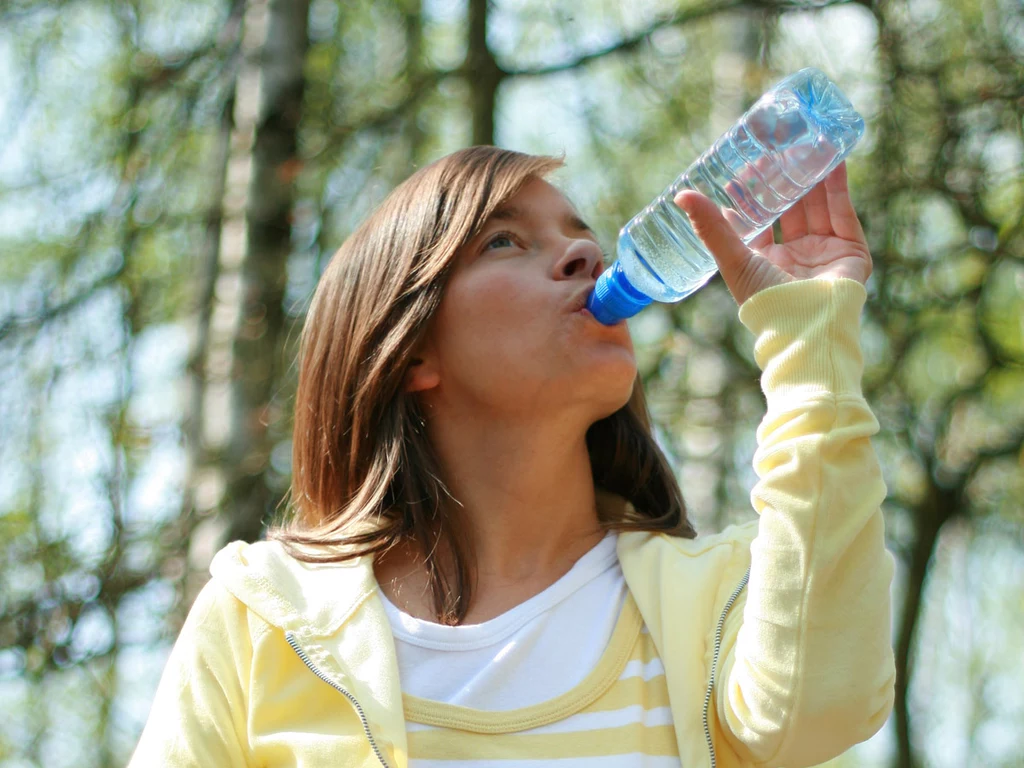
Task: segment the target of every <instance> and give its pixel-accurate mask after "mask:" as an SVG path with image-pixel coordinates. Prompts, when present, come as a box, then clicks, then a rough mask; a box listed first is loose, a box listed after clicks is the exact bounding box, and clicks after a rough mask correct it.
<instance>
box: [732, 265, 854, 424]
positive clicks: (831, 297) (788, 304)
mask: <svg viewBox="0 0 1024 768" xmlns="http://www.w3.org/2000/svg"><path fill="white" fill-rule="evenodd" d="M866 299H867V290H866V289H865V287H864V286H863V285H862V284H861V283H860V282H858V281H857V280H852V279H850V278H847V277H839V278H834V279H826V278H814V279H810V280H796V281H794V282H791V283H783V284H782V285H776V286H772V287H771V288H766V289H764V290H762V291H759V292H758V293H756V294H754V295H753V296H751V297H750V298H749V299H747V300H746V301H745V302H744V303H743V305H742V306H741V307H740V309H739V318H740V322H741V323H743V325H744V326H746V327H747V329H748V330H750V331H751V333H753V334H754V336H755V342H754V359H755V360H756V361H757V365H758V367H759V368H760V369H761V371H762V376H761V388H762V390H763V391H764V394H765V397H766V398H767V400H768V406H769V408H771V407H773V406H784V404H785V402H786V401H789V400H804V399H807V398H815V397H820V396H822V395H829V394H831V395H844V394H848V395H856V396H863V395H862V390H861V379H862V377H863V375H864V358H863V355H862V353H861V348H860V314H861V310H862V309H863V307H864V302H865V301H866Z"/></svg>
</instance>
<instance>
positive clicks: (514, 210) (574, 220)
mask: <svg viewBox="0 0 1024 768" xmlns="http://www.w3.org/2000/svg"><path fill="white" fill-rule="evenodd" d="M525 218H526V215H525V214H524V213H523V210H522V209H521V208H519V207H517V206H514V205H506V206H502V207H501V208H498V209H497V210H495V211H494V213H492V214H491V215H490V219H489V220H492V221H515V220H521V219H525ZM562 223H563V224H565V225H566V226H569V227H572V228H573V229H577V230H580V231H582V232H589V233H590V234H592V235H593V234H594V230H593V229H591V228H590V225H589V224H587V222H585V221H584V220H583V219H581V218H580V217H579V216H578V215H577V214H575V213H567V214H566V215H565V216H563V217H562Z"/></svg>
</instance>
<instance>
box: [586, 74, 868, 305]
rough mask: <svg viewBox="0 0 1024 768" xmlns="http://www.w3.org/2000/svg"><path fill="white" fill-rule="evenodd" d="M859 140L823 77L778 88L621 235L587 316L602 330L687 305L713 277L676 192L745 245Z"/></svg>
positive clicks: (849, 114)
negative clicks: (714, 208) (710, 210)
mask: <svg viewBox="0 0 1024 768" xmlns="http://www.w3.org/2000/svg"><path fill="white" fill-rule="evenodd" d="M863 135H864V119H863V118H862V117H861V116H860V115H859V114H857V112H856V111H855V110H854V109H853V106H852V105H851V104H850V101H849V100H848V99H847V98H846V96H844V95H843V94H842V93H841V92H840V90H839V88H837V87H836V85H835V83H833V82H832V81H831V80H829V79H828V77H827V76H826V75H825V74H824V73H823V72H821V71H819V70H817V69H814V68H813V67H808V68H806V69H801V70H800V71H799V72H796V73H794V74H792V75H790V76H789V77H787V78H785V79H784V80H782V81H780V82H779V83H778V84H776V85H775V87H773V88H772V89H771V90H769V91H768V92H767V93H765V94H764V95H763V96H762V97H761V98H760V99H758V100H757V102H756V103H755V104H754V105H753V106H752V107H751V108H750V109H749V110H747V112H746V113H745V114H744V115H743V117H741V118H740V119H739V120H738V121H737V122H736V124H735V125H734V126H733V127H732V128H730V129H729V130H728V131H726V132H725V133H724V134H723V135H722V136H721V137H720V138H719V139H718V140H717V141H716V142H715V143H714V144H713V145H712V146H711V148H710V149H709V150H707V151H706V152H705V153H704V154H703V155H701V156H700V157H699V158H698V159H697V160H696V162H694V163H693V165H691V166H690V167H689V168H687V169H686V171H685V173H683V175H682V176H680V177H679V178H678V179H676V180H675V182H673V183H672V184H671V186H669V187H668V188H667V189H666V190H665V191H664V192H662V193H661V195H659V196H658V197H657V199H655V200H654V202H652V203H651V204H650V205H648V206H647V207H646V208H644V209H643V210H642V211H640V213H638V214H637V215H636V216H634V217H633V218H632V219H631V220H630V221H629V223H628V224H626V226H624V227H623V228H622V229H621V231H620V232H619V241H618V248H617V256H618V258H617V260H616V262H615V263H614V264H613V265H612V266H610V267H609V268H608V269H607V270H605V272H604V273H603V274H602V275H601V276H600V277H599V278H598V280H597V284H596V285H595V286H594V290H593V291H592V292H591V294H590V297H589V298H588V300H587V309H589V310H590V312H591V314H593V315H594V317H595V318H597V319H598V320H599V321H600V322H602V323H604V324H605V325H611V324H613V323H616V322H618V321H619V320H621V319H623V318H626V317H632V316H633V315H635V314H636V313H637V312H639V311H640V310H641V309H643V308H644V307H646V306H647V305H648V304H650V303H651V302H652V301H662V302H676V301H680V300H681V299H684V298H686V297H687V296H689V295H690V294H692V293H693V292H694V291H696V290H697V289H698V288H700V287H701V286H703V285H704V284H705V283H706V282H707V281H708V280H710V279H711V278H712V276H714V274H715V272H717V271H718V265H717V263H716V262H715V259H714V257H713V256H712V255H711V253H710V252H709V251H708V250H707V248H706V247H705V245H704V242H703V241H702V240H701V239H700V236H699V235H697V233H696V232H694V230H693V227H692V225H691V224H690V219H689V217H688V216H687V215H686V214H685V213H684V212H683V211H682V210H681V209H680V208H679V206H677V205H676V204H675V202H673V200H674V199H675V196H676V195H677V194H678V193H679V192H680V191H681V190H683V189H695V190H697V191H698V192H700V193H702V194H704V195H706V196H707V197H708V198H710V199H711V200H712V201H713V202H714V203H716V204H717V205H718V206H719V209H720V210H721V211H722V214H723V215H724V216H725V218H726V220H727V221H728V222H729V223H730V224H731V225H732V227H733V229H734V230H735V231H736V233H737V234H738V235H739V236H740V238H741V239H742V240H743V242H745V243H749V242H751V241H752V240H753V239H754V238H755V237H757V235H759V234H760V233H761V232H763V231H764V230H766V229H767V228H768V227H770V226H771V225H772V223H773V222H774V221H775V220H776V219H777V218H778V217H779V216H781V215H782V213H783V212H784V211H785V210H786V209H787V208H789V207H790V206H792V205H793V204H794V203H796V202H797V201H798V200H799V199H800V198H801V197H803V196H804V195H805V194H807V192H809V191H810V190H811V188H812V187H814V185H815V184H817V183H818V182H820V181H821V180H822V179H824V178H825V177H826V176H827V175H828V174H829V172H830V171H832V169H833V168H835V167H836V166H837V165H839V163H840V162H842V160H843V158H844V157H846V155H847V154H849V152H850V150H851V149H853V147H854V145H855V144H856V143H857V142H858V141H859V140H860V138H861V136H863Z"/></svg>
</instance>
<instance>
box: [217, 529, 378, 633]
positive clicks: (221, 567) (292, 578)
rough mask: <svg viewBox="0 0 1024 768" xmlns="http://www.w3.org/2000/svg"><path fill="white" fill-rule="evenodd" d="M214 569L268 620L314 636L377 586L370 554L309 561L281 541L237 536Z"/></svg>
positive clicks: (334, 627) (336, 624) (337, 623)
mask: <svg viewBox="0 0 1024 768" xmlns="http://www.w3.org/2000/svg"><path fill="white" fill-rule="evenodd" d="M210 574H211V575H212V576H213V578H215V579H217V580H218V581H219V582H220V583H222V584H223V585H224V586H225V587H226V588H227V589H228V591H229V592H231V593H232V594H233V595H234V596H235V597H236V598H238V600H240V601H241V602H242V603H244V604H245V605H246V606H247V607H248V608H249V610H251V611H252V612H253V613H255V614H257V615H258V616H260V618H262V619H263V620H264V621H266V622H267V623H268V624H270V625H272V626H275V627H279V628H281V629H283V630H285V631H286V632H295V633H298V634H301V635H309V636H316V637H327V636H330V635H333V634H335V633H336V632H337V631H338V629H339V628H340V627H341V626H342V625H343V624H344V623H345V622H346V620H348V619H349V618H350V617H351V616H352V614H353V613H354V612H355V611H356V610H357V609H358V608H359V606H360V605H362V603H363V602H364V601H365V600H366V599H367V598H368V597H369V596H370V595H371V594H373V592H374V591H376V589H377V582H376V580H375V579H374V576H373V568H372V566H371V563H370V556H369V555H365V556H363V557H357V558H353V559H351V560H346V561H343V562H339V563H306V562H302V561H300V560H296V559H295V558H293V557H291V556H290V555H289V554H288V553H287V552H286V551H285V549H284V546H283V545H282V544H281V543H280V542H278V541H257V542H255V543H253V544H248V543H246V542H244V541H233V542H231V543H230V544H228V545H227V546H225V547H224V548H223V549H221V550H220V551H219V552H218V553H217V554H216V556H215V557H214V558H213V562H212V563H211V564H210Z"/></svg>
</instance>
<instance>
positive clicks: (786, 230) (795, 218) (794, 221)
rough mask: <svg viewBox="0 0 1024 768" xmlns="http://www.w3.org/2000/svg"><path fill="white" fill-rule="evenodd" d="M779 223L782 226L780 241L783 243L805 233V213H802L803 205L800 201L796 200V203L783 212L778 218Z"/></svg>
mask: <svg viewBox="0 0 1024 768" xmlns="http://www.w3.org/2000/svg"><path fill="white" fill-rule="evenodd" d="M779 224H780V225H781V227H782V242H784V243H788V242H791V241H793V240H796V239H797V238H798V237H803V236H804V235H806V234H807V215H806V214H805V213H804V207H803V206H802V205H801V204H800V201H797V204H796V205H794V206H791V207H790V208H789V209H788V210H786V211H785V212H783V214H782V217H781V218H780V219H779Z"/></svg>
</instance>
